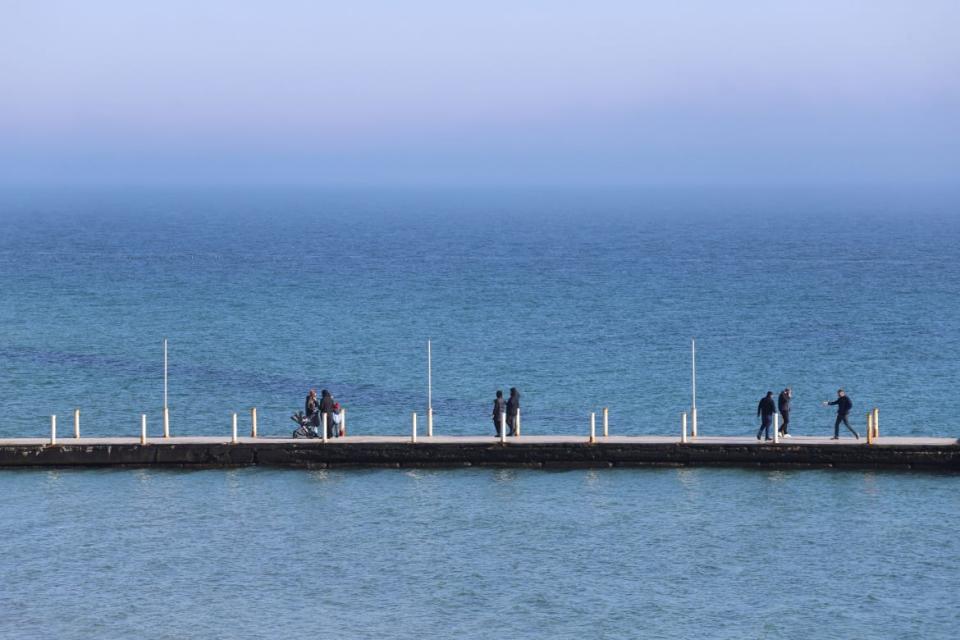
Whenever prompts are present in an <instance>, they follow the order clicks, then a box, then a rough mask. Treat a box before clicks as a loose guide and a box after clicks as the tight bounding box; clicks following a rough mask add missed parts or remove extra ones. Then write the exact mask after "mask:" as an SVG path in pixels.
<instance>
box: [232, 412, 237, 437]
mask: <svg viewBox="0 0 960 640" xmlns="http://www.w3.org/2000/svg"><path fill="white" fill-rule="evenodd" d="M230 442H232V443H233V444H237V414H236V413H234V414H233V431H232V432H231V435H230Z"/></svg>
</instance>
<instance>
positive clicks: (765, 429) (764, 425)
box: [757, 416, 773, 440]
mask: <svg viewBox="0 0 960 640" xmlns="http://www.w3.org/2000/svg"><path fill="white" fill-rule="evenodd" d="M772 419H773V416H762V418H761V422H760V431H757V440H759V439H760V435H761V434H762V435H763V437H764V438H765V439H766V440H769V439H770V422H771V420H772Z"/></svg>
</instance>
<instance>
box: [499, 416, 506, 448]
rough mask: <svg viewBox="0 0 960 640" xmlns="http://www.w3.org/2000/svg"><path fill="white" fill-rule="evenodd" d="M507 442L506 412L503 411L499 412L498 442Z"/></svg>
mask: <svg viewBox="0 0 960 640" xmlns="http://www.w3.org/2000/svg"><path fill="white" fill-rule="evenodd" d="M506 442H507V412H506V411H503V412H501V413H500V443H501V444H506Z"/></svg>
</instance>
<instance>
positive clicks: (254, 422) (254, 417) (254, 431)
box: [250, 407, 257, 438]
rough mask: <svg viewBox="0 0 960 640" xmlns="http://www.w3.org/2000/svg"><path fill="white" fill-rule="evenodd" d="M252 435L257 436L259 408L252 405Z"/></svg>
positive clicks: (252, 436)
mask: <svg viewBox="0 0 960 640" xmlns="http://www.w3.org/2000/svg"><path fill="white" fill-rule="evenodd" d="M250 437H251V438H256V437H257V408H256V407H250Z"/></svg>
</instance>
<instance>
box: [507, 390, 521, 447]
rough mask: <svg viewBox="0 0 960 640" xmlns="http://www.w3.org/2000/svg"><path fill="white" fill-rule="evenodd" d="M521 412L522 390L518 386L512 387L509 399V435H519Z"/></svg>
mask: <svg viewBox="0 0 960 640" xmlns="http://www.w3.org/2000/svg"><path fill="white" fill-rule="evenodd" d="M519 413H520V392H519V391H517V388H516V387H510V398H509V399H508V400H507V426H508V427H510V431H509V432H508V433H507V435H508V436H515V435H517V416H518V415H519Z"/></svg>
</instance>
